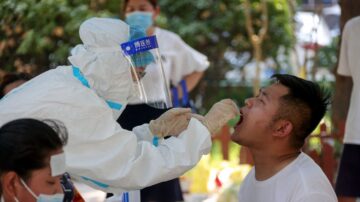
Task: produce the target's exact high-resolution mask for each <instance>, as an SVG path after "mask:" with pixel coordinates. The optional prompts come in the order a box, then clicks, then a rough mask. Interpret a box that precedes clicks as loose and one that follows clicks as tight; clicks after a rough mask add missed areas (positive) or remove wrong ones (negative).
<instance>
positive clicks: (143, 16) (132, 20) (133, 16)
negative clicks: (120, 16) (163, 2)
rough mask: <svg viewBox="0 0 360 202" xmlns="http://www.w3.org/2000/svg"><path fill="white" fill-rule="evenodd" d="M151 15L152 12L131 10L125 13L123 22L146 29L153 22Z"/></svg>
mask: <svg viewBox="0 0 360 202" xmlns="http://www.w3.org/2000/svg"><path fill="white" fill-rule="evenodd" d="M152 15H153V14H152V12H142V11H135V12H131V13H129V14H127V15H126V19H125V22H126V23H128V24H129V25H130V26H134V27H141V28H143V29H145V30H147V29H148V28H149V27H150V26H151V25H152V24H153V20H152Z"/></svg>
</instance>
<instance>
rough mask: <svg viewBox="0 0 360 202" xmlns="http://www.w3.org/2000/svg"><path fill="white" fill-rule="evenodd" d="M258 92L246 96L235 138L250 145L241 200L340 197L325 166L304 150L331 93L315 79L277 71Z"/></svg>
mask: <svg viewBox="0 0 360 202" xmlns="http://www.w3.org/2000/svg"><path fill="white" fill-rule="evenodd" d="M272 78H273V79H274V82H273V83H272V84H271V85H269V86H267V87H265V88H262V89H261V90H260V92H259V95H257V96H256V97H253V98H249V99H246V100H245V106H244V107H242V108H241V109H240V114H241V117H242V118H241V119H240V121H239V123H238V124H237V126H236V128H235V131H234V133H233V134H232V136H231V140H232V141H234V142H236V143H238V144H240V145H244V146H246V147H248V148H249V150H250V152H251V154H252V156H253V159H254V167H253V168H252V170H251V171H250V172H249V174H248V175H247V176H246V178H245V179H244V180H243V181H242V183H241V187H240V192H239V201H251V202H260V201H269V202H283V201H296V202H298V201H304V202H305V201H306V202H319V201H327V202H330V201H334V202H335V201H337V199H336V195H335V192H334V190H333V188H332V186H331V184H330V182H329V180H328V178H327V177H326V176H325V174H324V173H323V172H322V170H321V168H320V167H319V166H318V165H317V164H316V163H315V162H314V161H313V160H312V159H311V158H310V157H309V156H308V155H306V154H305V153H303V152H301V148H302V146H303V145H304V142H305V139H306V137H308V136H309V135H310V133H311V132H312V131H313V130H314V129H315V128H316V126H317V125H318V124H319V122H320V121H321V119H322V118H323V116H324V114H325V111H326V108H327V105H328V104H329V98H330V96H329V93H327V92H326V91H324V90H323V89H321V88H320V87H319V86H318V85H317V84H316V83H313V82H311V81H306V80H303V79H300V78H297V77H295V76H292V75H280V74H275V75H273V76H272Z"/></svg>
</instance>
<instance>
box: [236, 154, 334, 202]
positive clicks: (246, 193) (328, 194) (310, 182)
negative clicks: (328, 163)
mask: <svg viewBox="0 0 360 202" xmlns="http://www.w3.org/2000/svg"><path fill="white" fill-rule="evenodd" d="M239 201H240V202H264V201H266V202H285V201H296V202H299V201H304V202H322V201H326V202H332V201H337V198H336V195H335V192H334V190H333V188H332V186H331V184H330V182H329V180H328V179H327V177H326V176H325V174H324V173H323V172H322V171H321V169H320V167H319V166H318V165H317V164H316V163H315V162H314V161H313V160H312V159H311V158H310V157H309V156H307V155H306V154H304V153H301V154H300V155H299V156H298V157H297V158H296V159H295V160H294V161H293V162H291V163H290V164H289V165H287V166H286V167H285V168H283V169H282V170H281V171H279V172H278V173H276V174H275V175H274V176H272V177H271V178H269V179H267V180H264V181H258V180H256V179H255V169H254V168H252V170H251V171H250V173H249V174H248V175H247V176H246V178H245V179H244V181H243V182H242V184H241V187H240V192H239Z"/></svg>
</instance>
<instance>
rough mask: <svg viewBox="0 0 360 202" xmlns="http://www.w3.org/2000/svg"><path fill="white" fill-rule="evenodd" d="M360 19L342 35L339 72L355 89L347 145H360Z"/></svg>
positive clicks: (352, 23) (347, 27)
mask: <svg viewBox="0 0 360 202" xmlns="http://www.w3.org/2000/svg"><path fill="white" fill-rule="evenodd" d="M359 36H360V17H356V18H353V19H351V20H349V21H348V22H347V23H346V25H345V27H344V31H343V34H342V42H341V48H340V59H339V66H338V69H337V72H338V73H339V74H340V75H344V76H351V78H352V80H353V88H352V92H351V100H350V106H349V111H348V115H347V119H346V126H345V137H344V142H345V143H351V144H360V124H359V120H360V57H359V52H360V42H359Z"/></svg>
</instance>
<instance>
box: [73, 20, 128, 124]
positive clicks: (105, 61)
mask: <svg viewBox="0 0 360 202" xmlns="http://www.w3.org/2000/svg"><path fill="white" fill-rule="evenodd" d="M79 34H80V38H81V41H82V42H83V44H80V45H77V46H76V47H75V48H73V49H72V50H71V56H70V57H69V58H68V59H69V61H70V63H71V64H72V65H73V66H74V67H76V68H79V69H80V72H81V76H83V77H84V79H86V80H87V82H88V84H89V87H90V88H91V89H93V90H94V91H95V92H96V94H97V95H98V96H100V97H101V98H103V99H104V100H106V101H108V102H110V103H113V104H115V105H116V106H121V107H118V109H116V110H113V113H114V118H117V117H119V115H120V113H121V112H122V110H123V109H124V108H125V106H126V104H127V102H128V101H127V100H128V97H129V95H130V92H131V89H132V80H131V74H130V64H129V63H128V62H127V60H126V59H125V58H124V56H123V54H122V52H121V48H120V44H121V43H124V42H126V41H128V40H129V26H128V25H127V24H126V23H125V22H123V21H121V20H117V19H111V18H91V19H89V20H86V21H85V22H83V23H82V24H81V26H80V30H79Z"/></svg>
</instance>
